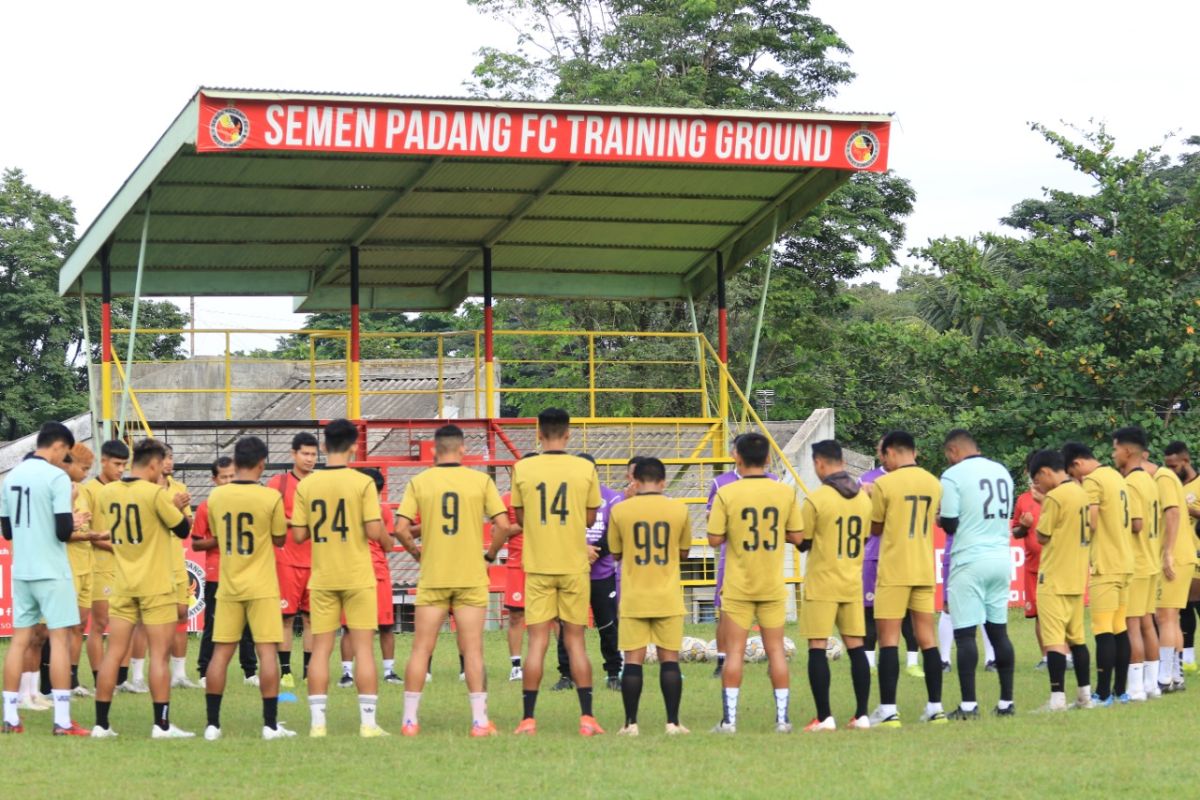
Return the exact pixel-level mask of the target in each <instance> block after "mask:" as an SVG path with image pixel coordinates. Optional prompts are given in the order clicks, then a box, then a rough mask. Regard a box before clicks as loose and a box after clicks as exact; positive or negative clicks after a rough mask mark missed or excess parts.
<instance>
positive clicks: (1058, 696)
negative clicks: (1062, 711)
mask: <svg viewBox="0 0 1200 800" xmlns="http://www.w3.org/2000/svg"><path fill="white" fill-rule="evenodd" d="M1066 704H1067V693H1066V692H1051V693H1050V707H1051V708H1062V707H1063V706H1065V705H1066Z"/></svg>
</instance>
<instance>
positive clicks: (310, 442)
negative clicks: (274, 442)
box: [292, 431, 320, 453]
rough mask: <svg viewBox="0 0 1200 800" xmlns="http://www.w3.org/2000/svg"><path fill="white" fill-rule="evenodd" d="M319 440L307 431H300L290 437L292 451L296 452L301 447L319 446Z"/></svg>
mask: <svg viewBox="0 0 1200 800" xmlns="http://www.w3.org/2000/svg"><path fill="white" fill-rule="evenodd" d="M319 446H320V442H318V441H317V437H316V436H314V435H313V434H311V433H309V432H308V431H300V432H299V433H297V434H296V435H295V436H293V437H292V452H293V453H294V452H296V451H297V450H299V449H300V448H301V447H319Z"/></svg>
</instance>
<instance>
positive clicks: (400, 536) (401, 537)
mask: <svg viewBox="0 0 1200 800" xmlns="http://www.w3.org/2000/svg"><path fill="white" fill-rule="evenodd" d="M412 529H413V522H412V520H410V519H409V518H408V517H405V516H403V515H400V514H397V515H396V530H395V536H396V541H397V542H399V543H400V546H401V547H403V548H404V549H405V550H406V551H407V552H408V554H409V555H410V556H412V557H413V561H417V562H419V561H420V560H421V548H420V546H418V545H417V542H416V540H415V539H414V537H413V533H412Z"/></svg>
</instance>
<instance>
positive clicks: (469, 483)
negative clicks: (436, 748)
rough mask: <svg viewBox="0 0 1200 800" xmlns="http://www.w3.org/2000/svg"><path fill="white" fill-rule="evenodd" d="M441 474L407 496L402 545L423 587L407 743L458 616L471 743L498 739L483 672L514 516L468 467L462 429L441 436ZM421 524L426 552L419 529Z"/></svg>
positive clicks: (426, 477) (422, 479)
mask: <svg viewBox="0 0 1200 800" xmlns="http://www.w3.org/2000/svg"><path fill="white" fill-rule="evenodd" d="M433 440H434V444H435V453H434V459H435V462H434V466H433V467H431V468H429V469H427V470H425V471H424V472H422V473H421V474H419V475H417V476H416V477H415V478H413V479H412V480H411V481H409V484H408V486H407V487H406V488H405V490H404V499H403V500H402V501H401V502H400V508H399V511H398V515H399V516H398V519H397V524H396V538H397V539H399V541H400V544H402V545H403V546H404V548H405V549H406V550H407V551H408V552H409V553H411V554H412V556H413V558H415V559H416V560H417V561H418V562H419V563H420V565H421V572H420V577H419V578H418V579H417V597H416V602H415V603H414V605H415V606H416V620H415V626H416V627H415V630H414V633H413V645H412V653H411V654H410V655H409V659H408V667H407V669H406V670H405V674H404V681H405V686H404V727H403V728H402V730H401V732H402V733H403V734H404V735H405V736H416V735H417V733H418V731H419V730H420V729H419V723H418V718H417V713H418V710H419V709H420V704H421V691H422V689H423V688H424V686H425V674H426V670H427V668H428V666H429V659H430V658H431V657H432V656H433V649H434V646H435V645H436V644H437V636H438V631H440V630H441V629H442V625H443V624H445V622H446V617H447V616H448V615H449V613H450V611H451V610H452V609H453V611H454V621H455V624H456V627H457V631H458V648H459V652H460V653H462V657H463V670H464V672H465V673H466V683H467V699H468V701H469V702H470V707H471V736H473V737H486V736H495V735H496V726H495V725H494V724H492V722H491V721H490V720H489V719H488V712H487V686H486V675H485V670H484V665H483V626H484V623H485V622H486V616H487V607H488V574H487V565H488V563H491V562H493V561H495V560H496V554H497V553H499V552H500V548H501V547H503V546H504V542H505V540H506V539H507V538H508V533H509V527H508V509H507V508H506V507H505V505H504V502H503V501H502V500H501V499H500V492H499V491H498V490H497V489H496V484H495V483H494V482H493V481H492V479H491V478H490V477H488V476H487V474H485V473H483V472H479V471H477V470H473V469H470V468H469V467H464V466H463V458H464V456H465V455H466V445H465V442H464V437H463V431H462V428H459V427H458V426H457V425H443V426H442V427H440V428H438V429H437V431H436V432H435V433H434V435H433ZM485 518H487V519H490V520H491V521H492V526H493V527H492V543H491V547H490V549H489V550H488V551H487V554H486V555H485V554H484V552H483V521H484V519H485ZM418 519H419V520H421V545H420V547H418V546H417V543H416V541H415V540H414V539H413V535H412V531H411V529H412V526H413V524H414V523H415V522H416V521H417V520H418Z"/></svg>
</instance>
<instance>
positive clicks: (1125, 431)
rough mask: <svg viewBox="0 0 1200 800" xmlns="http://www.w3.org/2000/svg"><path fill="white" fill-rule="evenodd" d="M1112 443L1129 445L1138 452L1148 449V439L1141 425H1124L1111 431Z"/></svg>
mask: <svg viewBox="0 0 1200 800" xmlns="http://www.w3.org/2000/svg"><path fill="white" fill-rule="evenodd" d="M1112 438H1113V441H1114V442H1116V443H1117V444H1131V445H1133V446H1134V447H1136V448H1138V449H1139V450H1148V449H1150V437H1149V436H1147V435H1146V429H1145V428H1143V427H1142V426H1141V425H1126V426H1125V427H1124V428H1117V429H1116V430H1115V431H1113V435H1112Z"/></svg>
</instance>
